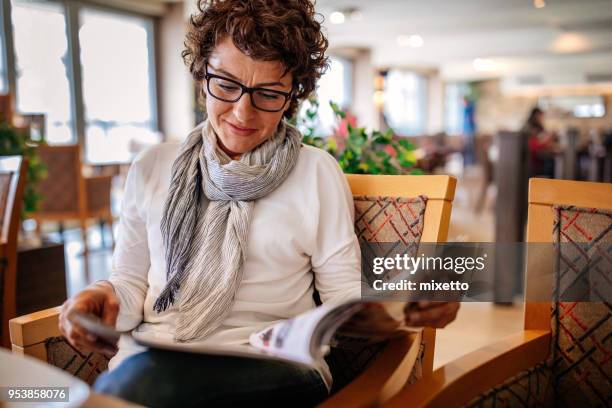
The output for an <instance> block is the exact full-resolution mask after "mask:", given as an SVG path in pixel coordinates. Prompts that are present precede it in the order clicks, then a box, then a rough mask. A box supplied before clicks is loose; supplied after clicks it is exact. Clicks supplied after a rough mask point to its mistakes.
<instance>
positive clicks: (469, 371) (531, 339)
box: [384, 330, 551, 407]
mask: <svg viewBox="0 0 612 408" xmlns="http://www.w3.org/2000/svg"><path fill="white" fill-rule="evenodd" d="M550 341H551V333H550V331H547V330H525V331H522V332H520V333H517V334H515V335H512V336H510V337H508V338H506V339H504V340H501V341H498V342H496V343H494V344H491V345H489V346H486V347H483V348H481V349H479V350H476V351H474V352H472V353H469V354H467V355H465V356H463V357H461V358H458V359H457V360H455V361H452V362H450V363H448V364H446V365H444V366H442V367H440V368H438V369H437V370H435V371H434V372H433V373H432V374H431V375H430V376H427V377H424V378H423V379H421V380H420V381H418V382H417V383H415V384H412V385H409V386H407V387H406V388H404V389H403V390H402V391H401V392H400V393H398V394H397V395H396V396H395V397H393V398H392V399H391V400H389V402H388V404H385V405H384V406H385V407H400V406H401V407H447V406H463V405H465V404H466V403H468V402H469V401H471V400H472V399H473V398H476V397H477V396H478V395H480V394H481V393H483V392H485V391H486V390H488V389H490V388H492V387H494V386H496V385H498V384H500V383H503V382H504V381H505V380H507V379H508V378H510V377H512V376H514V375H517V374H518V373H520V372H521V371H523V370H526V369H528V368H531V367H533V366H534V365H536V364H537V363H540V362H542V361H544V360H546V358H547V357H548V355H549V351H550Z"/></svg>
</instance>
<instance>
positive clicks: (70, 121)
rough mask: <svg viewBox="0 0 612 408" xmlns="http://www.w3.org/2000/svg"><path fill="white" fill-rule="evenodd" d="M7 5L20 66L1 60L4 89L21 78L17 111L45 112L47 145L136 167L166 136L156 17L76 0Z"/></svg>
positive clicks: (99, 160)
mask: <svg viewBox="0 0 612 408" xmlns="http://www.w3.org/2000/svg"><path fill="white" fill-rule="evenodd" d="M8 1H10V2H11V3H10V9H11V24H12V27H11V30H12V32H13V36H12V37H13V43H12V44H8V45H9V49H14V54H15V62H14V64H13V63H11V66H6V58H4V59H3V58H0V91H2V90H5V91H6V90H7V88H8V84H7V81H6V77H7V75H6V74H7V72H8V73H9V74H11V75H9V76H10V77H11V78H12V74H13V73H14V74H15V79H16V83H15V88H16V89H15V90H12V89H11V91H14V92H15V105H16V111H17V113H21V114H42V115H44V117H45V122H46V123H45V129H46V137H47V142H49V143H50V144H66V143H77V142H80V143H83V145H84V146H83V148H84V159H85V161H86V162H89V163H94V164H100V163H109V162H113V163H117V162H119V163H122V162H129V161H130V160H131V159H132V157H133V155H134V154H135V153H136V152H137V151H139V150H141V149H142V148H143V146H145V145H148V144H152V143H155V142H158V141H159V140H160V139H161V137H160V135H159V133H157V132H156V130H157V106H156V94H155V82H156V81H155V70H154V67H153V61H154V58H153V44H154V41H153V23H154V20H153V18H151V17H148V16H146V15H144V14H136V13H131V12H123V11H120V10H115V9H113V8H111V7H106V6H95V5H86V4H84V2H80V1H77V0H63V1H48V0H8ZM4 5H5V6H8V4H6V3H4ZM0 23H1V22H0ZM5 31H6V30H2V32H5ZM4 40H5V39H3V41H1V44H0V55H2V56H4V54H5V52H4V53H3V52H2V51H3V48H4V47H6V46H7V44H6V43H5V41H4ZM10 60H11V61H12V59H10ZM77 78H78V79H79V82H76V79H77ZM77 135H78V137H77Z"/></svg>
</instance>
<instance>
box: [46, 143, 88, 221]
mask: <svg viewBox="0 0 612 408" xmlns="http://www.w3.org/2000/svg"><path fill="white" fill-rule="evenodd" d="M38 153H39V155H40V159H41V161H42V162H43V163H44V164H45V166H46V167H47V177H46V178H45V179H43V180H41V181H40V182H39V183H38V184H37V186H36V189H37V191H38V192H39V193H40V195H41V196H42V197H43V199H42V202H41V205H40V208H39V210H38V212H39V213H45V214H49V213H54V214H77V213H79V212H81V211H85V209H86V208H87V206H86V201H85V200H86V196H85V185H84V179H83V176H82V174H81V159H80V149H79V146H78V145H62V146H49V145H41V146H39V147H38Z"/></svg>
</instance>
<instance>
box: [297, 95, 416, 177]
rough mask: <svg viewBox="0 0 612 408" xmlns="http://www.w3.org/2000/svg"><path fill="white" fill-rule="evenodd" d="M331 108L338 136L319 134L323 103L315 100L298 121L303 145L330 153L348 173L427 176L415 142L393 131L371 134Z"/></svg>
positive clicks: (309, 102)
mask: <svg viewBox="0 0 612 408" xmlns="http://www.w3.org/2000/svg"><path fill="white" fill-rule="evenodd" d="M330 105H331V108H332V110H333V111H334V114H335V115H336V119H337V120H338V126H337V127H336V132H335V134H334V135H332V136H330V137H328V138H323V137H321V136H319V135H317V134H316V122H317V115H318V109H319V102H318V100H317V99H316V97H311V98H310V99H309V100H308V105H307V106H306V107H305V109H303V110H302V112H301V114H300V115H299V116H298V117H297V118H296V120H295V121H294V123H295V124H297V126H299V127H300V128H301V129H302V135H303V138H302V142H303V143H305V144H308V145H311V146H315V147H319V148H322V149H324V150H326V151H327V152H329V153H330V154H331V155H332V156H334V157H335V158H336V160H338V163H339V165H340V168H342V171H344V172H345V173H350V174H423V171H422V170H421V169H419V168H417V167H416V161H417V160H416V157H415V152H414V151H415V146H414V145H413V144H412V143H411V142H409V141H408V140H405V139H396V138H394V135H393V130H392V129H388V130H387V131H386V132H380V131H378V130H373V131H371V132H368V131H367V130H366V129H365V128H363V127H358V126H356V124H355V123H354V122H353V121H350V120H347V119H348V118H347V113H346V112H345V111H343V110H342V109H340V107H339V106H338V105H337V104H335V103H333V102H330ZM351 122H353V123H351ZM340 125H342V126H340Z"/></svg>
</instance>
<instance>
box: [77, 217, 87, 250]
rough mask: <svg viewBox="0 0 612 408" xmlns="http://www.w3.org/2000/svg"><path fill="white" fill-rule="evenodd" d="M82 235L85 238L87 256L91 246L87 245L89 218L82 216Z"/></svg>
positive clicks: (84, 245) (84, 248)
mask: <svg viewBox="0 0 612 408" xmlns="http://www.w3.org/2000/svg"><path fill="white" fill-rule="evenodd" d="M79 221H80V224H81V237H82V239H83V255H85V256H87V255H88V254H89V246H88V245H87V219H85V218H81V219H80V220H79Z"/></svg>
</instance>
